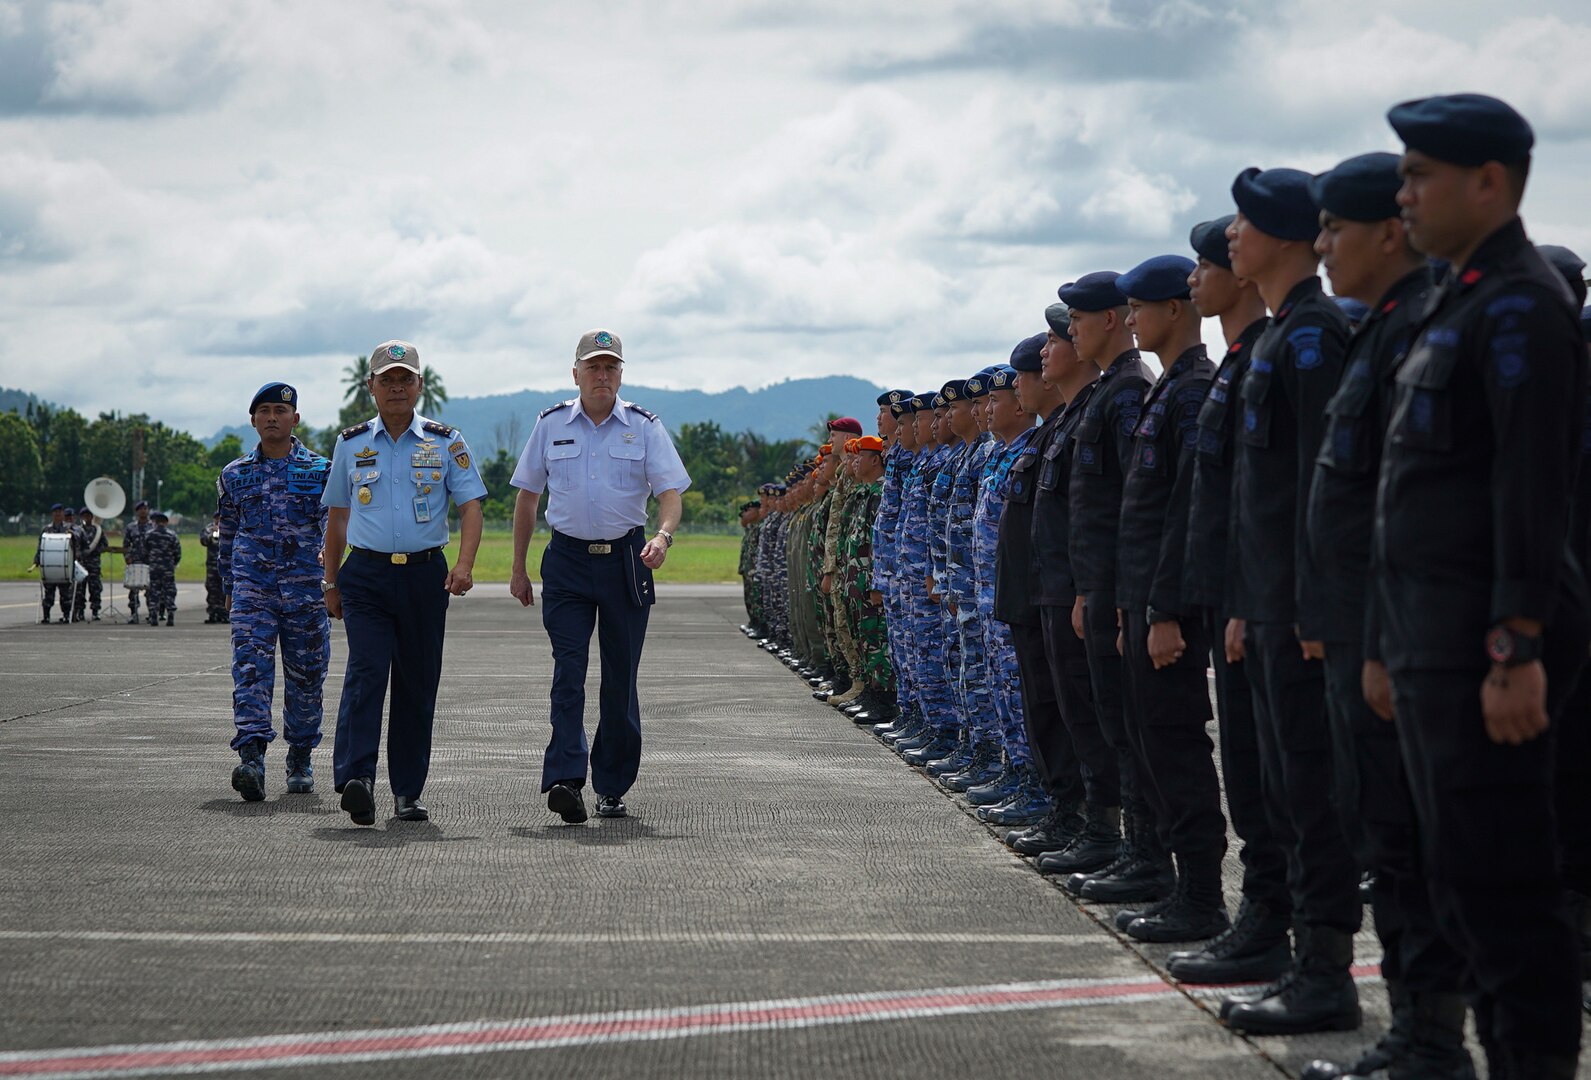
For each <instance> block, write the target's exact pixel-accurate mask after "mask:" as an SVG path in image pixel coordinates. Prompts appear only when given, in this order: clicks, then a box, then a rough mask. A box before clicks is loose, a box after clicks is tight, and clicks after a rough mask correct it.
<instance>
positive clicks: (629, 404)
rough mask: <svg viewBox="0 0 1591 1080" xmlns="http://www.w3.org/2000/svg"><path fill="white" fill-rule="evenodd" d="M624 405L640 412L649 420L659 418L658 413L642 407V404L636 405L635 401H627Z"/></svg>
mask: <svg viewBox="0 0 1591 1080" xmlns="http://www.w3.org/2000/svg"><path fill="white" fill-rule="evenodd" d="M624 407H625V408H626V409H629V410H631V411H632V412H638V413H640V414H641V415H642V416H644V417H646V418H647V419H648V420H656V419H657V413H654V412H647V411H646V410H645V409H643V408H641V406H639V405H636V404H635V403H633V402H625V405H624Z"/></svg>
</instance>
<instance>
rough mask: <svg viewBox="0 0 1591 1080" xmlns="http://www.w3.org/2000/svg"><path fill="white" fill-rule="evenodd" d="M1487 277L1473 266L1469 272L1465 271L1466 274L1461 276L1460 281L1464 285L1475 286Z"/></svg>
mask: <svg viewBox="0 0 1591 1080" xmlns="http://www.w3.org/2000/svg"><path fill="white" fill-rule="evenodd" d="M1485 276H1486V275H1485V274H1483V273H1481V271H1480V270H1479V269H1478V268H1476V267H1473V266H1472V267H1470V268H1469V269H1468V270H1466V271H1464V273H1463V274H1461V275H1460V276H1459V279H1458V280H1459V282H1460V283H1462V284H1464V285H1473V284H1475V283H1476V282H1477V281H1479V280H1480V279H1481V278H1483V277H1485Z"/></svg>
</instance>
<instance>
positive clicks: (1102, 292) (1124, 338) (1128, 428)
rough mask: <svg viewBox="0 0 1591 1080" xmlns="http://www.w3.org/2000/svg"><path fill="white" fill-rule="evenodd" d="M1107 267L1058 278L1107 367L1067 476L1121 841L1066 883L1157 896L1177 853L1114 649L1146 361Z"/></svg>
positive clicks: (1079, 889)
mask: <svg viewBox="0 0 1591 1080" xmlns="http://www.w3.org/2000/svg"><path fill="white" fill-rule="evenodd" d="M1118 276H1119V275H1117V274H1115V273H1114V272H1111V271H1108V270H1107V271H1099V272H1097V273H1093V274H1086V275H1084V276H1083V277H1081V278H1079V279H1078V280H1077V281H1075V282H1071V283H1068V284H1066V285H1063V286H1061V288H1060V298H1061V302H1062V303H1064V304H1066V306H1067V307H1068V308H1069V309H1070V311H1071V326H1070V333H1071V336H1072V341H1073V343H1074V344H1075V345H1076V346H1077V353H1078V355H1079V356H1081V357H1082V358H1083V359H1084V360H1087V361H1090V362H1092V363H1093V364H1094V365H1095V366H1096V367H1098V368H1099V369H1100V371H1101V375H1100V377H1099V382H1098V385H1097V386H1096V387H1095V389H1094V393H1093V396H1092V397H1091V398H1090V399H1089V402H1088V404H1087V406H1085V408H1084V410H1083V415H1082V417H1081V419H1079V421H1078V424H1077V428H1076V431H1075V434H1074V435H1073V442H1074V444H1075V445H1074V446H1073V451H1072V475H1071V482H1070V490H1069V498H1070V514H1071V522H1070V558H1071V568H1072V576H1073V578H1074V579H1075V582H1076V586H1077V592H1078V596H1077V600H1076V601H1075V602H1074V604H1073V606H1072V628H1073V630H1075V631H1076V632H1077V634H1078V636H1079V637H1081V638H1082V639H1083V644H1084V647H1085V648H1086V649H1087V652H1088V670H1089V674H1090V676H1091V679H1092V683H1093V690H1094V706H1095V711H1096V712H1097V713H1098V715H1099V724H1100V728H1101V730H1102V732H1103V734H1104V736H1105V741H1106V742H1107V743H1108V744H1109V745H1110V747H1111V749H1112V750H1114V751H1115V756H1116V768H1117V773H1118V775H1119V777H1120V781H1121V800H1122V802H1121V806H1122V817H1123V819H1124V821H1123V825H1124V828H1125V841H1126V842H1125V844H1124V845H1123V847H1122V852H1121V855H1120V857H1119V858H1118V859H1117V860H1116V861H1115V862H1113V863H1111V864H1110V865H1109V866H1107V867H1105V868H1104V869H1103V870H1100V871H1099V872H1098V873H1097V874H1096V875H1088V874H1084V873H1081V872H1079V873H1075V874H1073V875H1072V876H1071V877H1069V878H1067V879H1066V887H1067V889H1068V890H1069V891H1071V892H1072V893H1073V895H1076V896H1082V897H1084V898H1086V899H1089V900H1100V901H1107V902H1111V903H1124V904H1125V903H1135V902H1145V903H1149V902H1153V901H1155V900H1159V899H1160V898H1161V897H1163V896H1165V895H1166V894H1167V893H1169V892H1170V891H1171V888H1172V886H1173V885H1174V883H1175V881H1174V874H1173V872H1172V869H1171V857H1170V855H1168V854H1167V853H1166V851H1165V849H1164V847H1162V845H1161V844H1160V840H1159V838H1158V836H1157V834H1156V829H1155V821H1154V817H1153V813H1152V811H1151V810H1150V808H1149V804H1148V802H1147V801H1146V800H1145V798H1144V790H1143V784H1144V782H1145V781H1144V778H1143V777H1141V776H1139V775H1138V768H1137V764H1136V761H1135V755H1134V753H1133V751H1132V745H1131V743H1130V741H1129V739H1128V736H1127V728H1126V721H1125V718H1124V717H1123V709H1124V707H1125V701H1124V699H1123V691H1122V677H1121V653H1120V652H1119V651H1118V649H1117V641H1116V639H1117V635H1118V633H1119V632H1120V628H1119V627H1118V626H1117V625H1116V541H1117V537H1118V534H1119V532H1120V526H1121V488H1122V480H1123V478H1124V477H1125V475H1126V472H1127V468H1128V466H1129V465H1130V463H1131V461H1132V438H1133V433H1134V432H1135V431H1136V430H1137V429H1138V418H1139V416H1140V415H1141V412H1142V408H1143V399H1144V393H1145V391H1146V390H1148V388H1149V384H1150V382H1151V379H1150V375H1149V368H1148V366H1147V365H1145V364H1144V362H1143V359H1142V357H1140V356H1139V354H1138V350H1137V349H1136V348H1135V347H1134V346H1133V338H1132V331H1131V330H1129V329H1128V328H1127V298H1126V297H1125V296H1123V295H1122V294H1121V290H1120V289H1118V288H1117V287H1116V278H1117V277H1118Z"/></svg>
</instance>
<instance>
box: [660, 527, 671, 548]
mask: <svg viewBox="0 0 1591 1080" xmlns="http://www.w3.org/2000/svg"><path fill="white" fill-rule="evenodd" d="M657 535H659V536H661V537H662V538H663V546H664V547H673V546H674V534H673V533H671V532H669V531H668V530H666V529H659V530H657Z"/></svg>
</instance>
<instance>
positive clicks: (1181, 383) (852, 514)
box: [741, 94, 1591, 1080]
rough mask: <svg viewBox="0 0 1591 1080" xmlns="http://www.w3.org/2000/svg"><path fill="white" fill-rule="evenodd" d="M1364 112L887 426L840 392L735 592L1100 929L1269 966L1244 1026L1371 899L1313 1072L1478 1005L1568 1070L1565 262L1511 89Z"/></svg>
mask: <svg viewBox="0 0 1591 1080" xmlns="http://www.w3.org/2000/svg"><path fill="white" fill-rule="evenodd" d="M1388 119H1389V121H1390V123H1391V125H1392V127H1393V129H1394V130H1395V131H1396V132H1397V134H1398V135H1399V137H1400V138H1401V139H1402V140H1403V142H1404V145H1405V151H1404V153H1403V154H1402V155H1401V156H1398V155H1393V154H1384V153H1372V154H1364V155H1360V156H1357V157H1353V158H1350V159H1348V160H1346V161H1344V162H1342V163H1341V164H1339V165H1338V166H1337V167H1336V168H1333V169H1331V170H1329V171H1328V172H1325V173H1322V174H1319V175H1314V176H1312V175H1310V174H1308V173H1304V172H1301V171H1298V170H1294V169H1287V168H1275V169H1268V170H1263V171H1262V170H1260V169H1248V170H1245V171H1244V172H1243V173H1241V174H1240V175H1239V176H1238V177H1237V178H1236V180H1235V182H1234V183H1233V186H1232V197H1233V202H1234V204H1235V205H1234V209H1235V213H1234V214H1232V215H1230V216H1227V217H1223V218H1220V219H1217V220H1213V221H1206V222H1202V223H1200V224H1198V225H1196V226H1194V227H1193V229H1192V232H1191V235H1190V237H1189V242H1190V246H1191V249H1192V250H1191V256H1192V257H1189V256H1185V255H1183V254H1179V253H1169V254H1163V255H1158V256H1156V257H1154V258H1150V259H1147V260H1145V261H1144V262H1143V263H1141V264H1140V265H1138V266H1137V267H1135V268H1133V269H1132V270H1130V271H1128V272H1127V273H1124V274H1118V273H1115V272H1096V273H1090V274H1085V275H1083V276H1082V277H1080V278H1078V279H1077V280H1076V281H1073V282H1069V283H1067V284H1066V285H1063V286H1062V287H1061V288H1060V290H1059V298H1060V301H1061V303H1059V304H1055V305H1052V306H1051V307H1050V308H1049V309H1047V310H1046V311H1045V313H1044V314H1045V319H1046V321H1047V323H1048V329H1047V330H1046V332H1045V333H1043V334H1040V335H1036V336H1034V337H1031V338H1027V339H1024V340H1023V341H1022V342H1020V343H1019V344H1018V345H1017V346H1016V348H1015V350H1014V351H1013V352H1012V354H1011V357H1010V363H1009V364H1007V365H996V366H994V367H991V368H987V369H985V370H983V371H980V372H978V373H977V374H976V375H974V376H973V377H971V378H969V379H952V380H950V381H948V382H946V383H944V384H943V385H942V386H940V387H938V388H937V389H936V390H934V391H932V392H925V393H912V392H909V391H905V390H896V391H890V392H888V393H886V394H885V395H883V396H881V397H880V398H879V405H880V411H879V416H878V434H877V436H876V437H869V438H862V437H861V431H860V425H859V424H856V423H855V421H837V422H835V424H836V425H838V427H836V426H835V425H831V430H833V431H834V433H835V436H836V438H837V439H839V438H840V437H841V436H849V438H846V439H844V440H843V441H840V442H838V443H835V442H831V443H830V444H828V445H825V446H824V447H823V448H822V453H820V455H819V457H818V458H817V459H815V460H814V461H810V462H804V463H802V464H800V465H799V466H798V467H797V468H795V469H794V470H793V471H792V472H791V473H790V474H789V475H788V476H787V477H785V479H784V481H783V482H781V483H774V484H768V485H764V486H763V488H762V489H761V491H760V496H761V497H760V498H759V499H757V500H754V501H752V502H750V503H748V504H746V506H745V507H744V508H743V513H742V518H741V520H742V523H743V524H744V525H745V527H746V531H745V545H744V548H743V555H742V560H741V572H742V573H743V574H744V575H745V580H746V606H747V611H748V614H749V622H748V624H747V626H746V627H745V628H744V629H745V630H746V632H747V634H748V635H749V636H751V637H753V638H756V639H757V640H759V642H760V643H761V644H762V645H763V647H764V648H766V649H768V650H769V651H771V652H774V653H776V654H777V655H778V656H779V657H780V658H781V659H783V660H784V661H785V662H786V663H787V664H788V665H790V666H791V667H792V668H793V669H795V670H796V671H798V672H799V673H800V674H801V675H803V676H804V677H805V678H806V679H807V680H808V681H809V682H810V683H812V684H813V685H814V687H815V688H816V694H817V696H819V697H822V698H824V699H826V700H828V701H829V702H830V703H831V704H834V705H837V706H839V707H842V708H844V709H846V710H847V711H848V712H850V713H851V714H852V716H853V718H854V719H856V720H857V721H858V722H862V723H870V724H872V725H874V726H873V730H874V731H875V733H876V734H878V736H879V737H880V738H882V739H883V740H884V741H886V742H887V743H889V744H890V745H892V746H893V748H894V749H895V750H896V751H897V752H898V753H900V754H901V755H902V756H903V757H904V758H905V759H906V760H907V761H909V762H911V763H912V764H914V765H918V766H921V767H922V768H923V769H924V770H925V771H926V772H927V774H928V775H930V776H932V777H934V778H935V779H936V780H937V782H938V783H940V784H941V785H942V786H944V787H945V788H947V789H949V790H951V791H955V792H960V793H963V794H964V796H965V797H966V799H967V800H968V801H969V802H970V803H971V804H972V805H973V806H975V807H977V808H978V809H977V814H978V816H979V817H980V818H982V819H983V820H985V821H988V822H990V823H995V824H1003V825H1008V826H1011V829H1010V831H1009V832H1008V833H1007V834H1006V842H1007V843H1008V844H1009V845H1010V846H1011V847H1012V848H1013V849H1015V850H1016V851H1018V852H1020V853H1022V854H1024V855H1030V856H1034V857H1035V858H1036V862H1037V867H1038V869H1039V870H1041V871H1043V872H1045V873H1053V874H1057V875H1061V876H1062V880H1063V882H1064V885H1065V887H1066V889H1067V890H1068V891H1070V892H1071V893H1072V894H1074V895H1075V896H1077V897H1079V898H1080V899H1081V900H1084V901H1094V902H1108V903H1117V904H1122V905H1126V906H1124V907H1123V908H1122V909H1121V910H1120V911H1118V912H1117V913H1116V915H1115V923H1116V925H1117V927H1118V928H1120V929H1121V930H1122V931H1124V932H1125V933H1126V934H1127V935H1129V936H1131V937H1133V938H1136V939H1138V940H1141V941H1146V942H1185V943H1188V944H1189V946H1190V947H1189V948H1187V949H1185V950H1184V951H1180V952H1175V953H1173V954H1172V955H1171V957H1170V960H1169V971H1170V973H1171V974H1172V975H1173V976H1174V977H1175V978H1177V979H1179V980H1182V981H1185V982H1190V983H1204V984H1233V983H1239V984H1254V985H1248V986H1245V987H1243V988H1240V989H1238V990H1235V991H1234V992H1232V993H1230V994H1228V995H1227V997H1226V998H1225V1000H1224V1001H1223V1003H1222V1006H1221V1016H1222V1018H1223V1020H1224V1021H1225V1022H1226V1023H1227V1024H1228V1025H1230V1026H1231V1027H1232V1028H1234V1029H1236V1030H1239V1031H1244V1032H1252V1033H1261V1034H1297V1033H1303V1032H1310V1031H1321V1030H1351V1029H1354V1028H1357V1027H1358V1026H1359V1024H1360V1020H1361V1013H1360V1006H1359V1000H1358V993H1357V990H1356V986H1355V979H1354V973H1353V971H1352V962H1353V959H1354V957H1353V935H1354V933H1355V932H1356V931H1357V930H1358V929H1359V927H1360V923H1361V919H1362V911H1363V901H1364V900H1368V901H1369V903H1370V904H1371V907H1372V911H1373V913H1374V917H1375V930H1376V933H1377V936H1378V937H1379V939H1380V943H1381V947H1382V959H1381V974H1382V977H1383V979H1384V980H1385V983H1386V987H1387V991H1388V994H1389V997H1390V1001H1391V1006H1392V1023H1391V1025H1390V1027H1389V1029H1388V1031H1387V1032H1386V1034H1385V1035H1384V1036H1383V1037H1382V1038H1381V1039H1380V1040H1379V1041H1378V1042H1377V1043H1376V1044H1375V1045H1374V1046H1373V1047H1371V1048H1369V1049H1368V1050H1367V1051H1365V1053H1364V1054H1363V1055H1362V1056H1361V1057H1360V1058H1359V1059H1358V1060H1357V1061H1354V1062H1351V1063H1343V1064H1339V1063H1333V1062H1326V1061H1317V1062H1313V1063H1311V1064H1310V1066H1309V1067H1308V1069H1306V1071H1305V1074H1304V1075H1305V1076H1306V1077H1311V1078H1315V1080H1319V1078H1324V1077H1337V1076H1344V1075H1352V1076H1361V1077H1363V1076H1371V1075H1377V1076H1380V1075H1390V1076H1392V1077H1399V1078H1402V1077H1473V1076H1475V1069H1474V1064H1473V1062H1472V1061H1471V1058H1470V1055H1469V1053H1468V1051H1467V1050H1466V1048H1465V1044H1464V1022H1465V1015H1466V1008H1468V1009H1470V1010H1472V1011H1473V1014H1474V1019H1475V1027H1476V1033H1477V1035H1478V1038H1479V1041H1480V1043H1481V1045H1482V1047H1483V1048H1484V1051H1485V1054H1486V1057H1487V1060H1488V1066H1489V1075H1490V1076H1491V1077H1493V1078H1494V1080H1495V1078H1499V1077H1508V1078H1525V1077H1530V1078H1535V1077H1551V1078H1564V1080H1566V1078H1568V1077H1572V1076H1574V1074H1575V1069H1576V1061H1577V1058H1578V1052H1579V1043H1580V1033H1581V1015H1580V1014H1581V1010H1582V1008H1586V1009H1591V1001H1588V1000H1587V999H1586V998H1585V996H1584V989H1583V987H1582V985H1581V980H1582V977H1583V970H1582V969H1583V965H1585V964H1586V963H1587V955H1586V937H1585V919H1586V907H1587V901H1586V897H1587V895H1588V894H1591V801H1588V800H1591V776H1588V775H1587V774H1588V772H1591V677H1587V678H1584V679H1582V678H1581V677H1580V676H1581V669H1582V667H1584V666H1585V662H1586V658H1587V648H1588V644H1591V623H1588V618H1587V613H1588V603H1587V586H1586V581H1585V575H1584V572H1583V567H1584V566H1585V565H1586V563H1587V559H1588V557H1591V543H1588V540H1591V462H1585V461H1584V460H1583V458H1584V457H1586V456H1588V455H1591V409H1588V403H1587V400H1586V397H1587V375H1586V371H1587V351H1586V333H1587V327H1588V326H1591V309H1586V308H1584V304H1585V299H1586V295H1585V293H1586V286H1585V281H1584V278H1583V274H1584V263H1583V262H1582V261H1581V260H1579V259H1578V258H1576V257H1575V256H1574V255H1573V254H1572V253H1571V252H1569V251H1567V250H1566V249H1563V248H1552V247H1545V246H1544V247H1542V248H1539V249H1538V248H1537V247H1536V246H1534V245H1533V244H1532V243H1531V242H1530V241H1529V240H1528V239H1527V238H1526V235H1525V231H1524V226H1523V223H1522V222H1521V220H1520V218H1519V216H1518V208H1519V204H1520V200H1521V198H1522V196H1523V193H1524V190H1525V185H1526V181H1527V179H1528V175H1529V166H1530V160H1531V148H1532V146H1533V142H1534V136H1533V134H1532V132H1531V129H1530V126H1529V124H1528V123H1527V122H1526V121H1525V120H1524V118H1523V117H1521V116H1520V115H1519V114H1518V113H1517V112H1516V111H1514V110H1513V109H1512V108H1511V107H1509V106H1508V105H1506V104H1505V103H1503V102H1500V101H1497V100H1496V99H1494V98H1489V97H1485V96H1482V95H1473V94H1460V95H1452V96H1446V97H1439V98H1427V99H1422V100H1419V101H1412V102H1407V103H1404V104H1402V105H1399V106H1397V107H1395V108H1394V109H1392V110H1391V111H1390V113H1389V114H1388ZM1322 264H1324V268H1325V270H1326V273H1327V276H1328V277H1329V278H1330V280H1331V283H1332V286H1333V290H1334V292H1335V294H1336V299H1335V300H1334V298H1333V297H1331V296H1328V295H1327V294H1326V293H1325V291H1324V289H1323V287H1322V282H1321V280H1320V277H1319V273H1318V272H1319V269H1320V268H1321V265H1322ZM1205 318H1214V319H1218V320H1219V322H1220V327H1221V331H1222V335H1223V337H1224V339H1225V341H1226V344H1227V349H1226V353H1225V355H1224V356H1223V357H1222V358H1221V359H1220V360H1219V362H1215V361H1213V360H1212V358H1211V357H1210V356H1208V355H1207V353H1206V349H1205V347H1204V345H1203V344H1202V343H1201V321H1202V319H1205ZM1145 353H1148V354H1153V355H1154V356H1155V357H1156V359H1157V360H1158V361H1159V367H1160V369H1161V371H1160V374H1159V375H1158V376H1156V375H1155V374H1154V373H1153V371H1152V369H1151V368H1150V367H1149V366H1148V365H1147V364H1146V363H1145V358H1144V355H1143V354H1145ZM1035 421H1036V422H1037V423H1036V426H1035ZM1212 669H1213V684H1214V691H1215V694H1214V696H1215V707H1216V712H1217V714H1218V715H1219V718H1220V724H1219V734H1220V753H1221V772H1222V779H1224V786H1225V792H1226V799H1227V812H1228V813H1229V814H1230V817H1231V824H1232V827H1233V830H1234V831H1235V832H1236V834H1237V836H1238V838H1239V840H1240V841H1241V843H1242V847H1241V852H1240V859H1241V862H1242V868H1243V874H1242V888H1241V900H1240V903H1239V905H1238V907H1237V910H1236V912H1235V913H1232V914H1229V912H1228V910H1227V907H1226V904H1225V900H1224V898H1223V894H1222V884H1221V866H1222V860H1223V858H1224V856H1225V853H1226V847H1227V821H1226V819H1225V817H1224V816H1223V813H1222V805H1221V798H1220V784H1219V783H1218V779H1217V773H1216V767H1215V762H1214V750H1215V748H1214V746H1213V745H1212V742H1211V740H1210V738H1209V736H1208V734H1207V733H1206V723H1207V721H1208V720H1209V719H1210V718H1211V701H1210V697H1211V695H1210V691H1209V683H1210V681H1211V673H1212Z"/></svg>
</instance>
